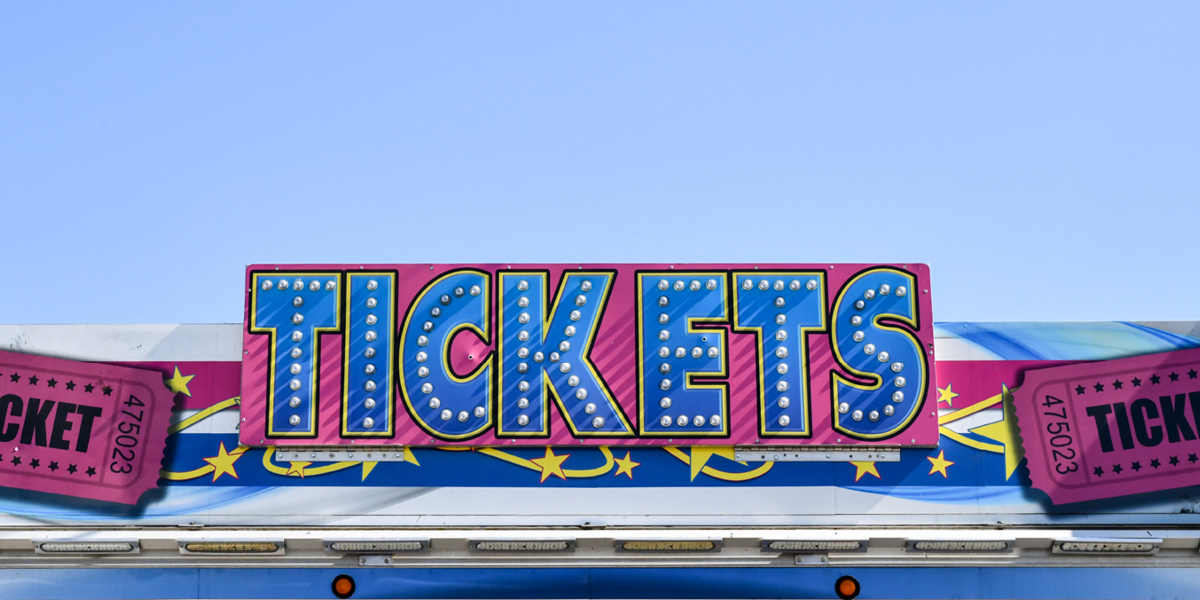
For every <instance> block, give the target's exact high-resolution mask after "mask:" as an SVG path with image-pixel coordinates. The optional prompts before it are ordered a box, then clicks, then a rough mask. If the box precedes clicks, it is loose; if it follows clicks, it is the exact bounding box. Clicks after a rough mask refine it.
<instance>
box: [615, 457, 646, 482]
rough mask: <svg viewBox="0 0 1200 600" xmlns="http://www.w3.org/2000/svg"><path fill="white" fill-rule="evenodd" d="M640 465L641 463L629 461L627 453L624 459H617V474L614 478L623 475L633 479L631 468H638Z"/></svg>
mask: <svg viewBox="0 0 1200 600" xmlns="http://www.w3.org/2000/svg"><path fill="white" fill-rule="evenodd" d="M641 464H642V463H637V462H633V461H632V460H630V458H629V453H628V452H626V453H625V458H618V459H617V472H616V473H615V474H614V477H615V476H618V475H620V474H621V473H624V474H626V475H628V476H629V478H630V479H633V468H634V467H637V466H640V465H641Z"/></svg>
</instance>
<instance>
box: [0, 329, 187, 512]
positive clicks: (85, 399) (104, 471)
mask: <svg viewBox="0 0 1200 600" xmlns="http://www.w3.org/2000/svg"><path fill="white" fill-rule="evenodd" d="M171 404H172V395H171V393H170V392H169V391H168V390H167V388H166V387H165V386H164V385H163V382H162V376H161V375H160V374H158V373H155V372H154V371H147V370H142V369H131V368H128V367H118V366H112V365H102V364H91V363H84V362H78V361H72V360H63V359H58V358H47V357H42V356H32V355H28V354H18V353H13V352H2V351H0V485H3V486H5V487H15V488H20V489H25V490H33V491H38V492H51V493H56V494H67V495H70V496H78V497H81V498H90V499H94V500H107V501H110V502H120V503H123V504H134V503H136V502H137V500H138V497H140V496H141V495H142V493H144V492H145V491H146V490H149V489H151V488H153V487H155V486H156V485H157V481H158V472H159V467H160V463H161V461H162V458H163V451H164V448H165V447H166V438H167V427H168V424H169V422H170V418H171Z"/></svg>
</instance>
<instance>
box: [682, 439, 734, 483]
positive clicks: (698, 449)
mask: <svg viewBox="0 0 1200 600" xmlns="http://www.w3.org/2000/svg"><path fill="white" fill-rule="evenodd" d="M713 456H720V457H722V458H728V459H729V460H736V456H737V455H736V454H734V453H733V446H692V455H691V461H692V462H691V464H690V466H691V467H692V481H695V480H696V476H697V475H699V474H700V471H701V470H702V469H703V468H704V465H705V464H706V463H707V462H708V459H709V458H711V457H713ZM742 464H745V463H742Z"/></svg>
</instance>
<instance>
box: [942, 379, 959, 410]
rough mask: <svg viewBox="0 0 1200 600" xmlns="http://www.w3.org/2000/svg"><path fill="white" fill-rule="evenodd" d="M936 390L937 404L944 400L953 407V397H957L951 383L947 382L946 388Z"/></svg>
mask: <svg viewBox="0 0 1200 600" xmlns="http://www.w3.org/2000/svg"><path fill="white" fill-rule="evenodd" d="M937 391H938V404H941V403H943V402H945V403H946V406H949V407H954V399H955V398H957V397H958V394H955V393H954V390H953V389H951V384H949V383H947V384H946V389H944V390H943V389H942V388H938V389H937Z"/></svg>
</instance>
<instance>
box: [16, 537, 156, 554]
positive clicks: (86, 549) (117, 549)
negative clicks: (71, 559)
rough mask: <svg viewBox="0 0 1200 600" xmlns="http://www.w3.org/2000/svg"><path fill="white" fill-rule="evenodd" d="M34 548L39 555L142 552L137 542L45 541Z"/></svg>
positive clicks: (36, 543) (38, 542) (36, 544)
mask: <svg viewBox="0 0 1200 600" xmlns="http://www.w3.org/2000/svg"><path fill="white" fill-rule="evenodd" d="M33 548H34V551H36V552H37V553H38V554H138V553H139V552H140V551H141V546H140V545H139V544H138V541H137V540H106V541H102V542H99V541H97V542H84V541H78V540H43V541H37V542H34V544H33Z"/></svg>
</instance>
